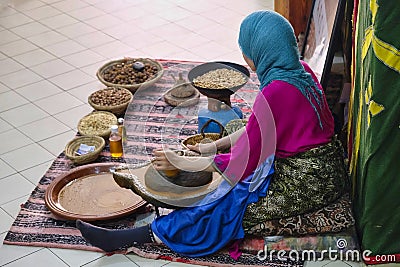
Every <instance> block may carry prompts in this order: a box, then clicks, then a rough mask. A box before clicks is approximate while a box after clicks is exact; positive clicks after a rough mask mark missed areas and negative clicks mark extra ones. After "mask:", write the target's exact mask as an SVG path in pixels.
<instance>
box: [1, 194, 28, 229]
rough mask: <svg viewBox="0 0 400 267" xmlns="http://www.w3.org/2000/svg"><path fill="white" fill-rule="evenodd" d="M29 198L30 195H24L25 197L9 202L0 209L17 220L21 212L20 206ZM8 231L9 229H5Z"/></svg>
mask: <svg viewBox="0 0 400 267" xmlns="http://www.w3.org/2000/svg"><path fill="white" fill-rule="evenodd" d="M29 196H30V194H26V195H25V196H22V197H19V198H17V199H14V200H12V201H9V202H7V203H5V204H3V205H1V206H0V207H1V208H2V209H3V210H4V211H5V212H7V214H9V215H10V216H11V217H12V218H13V219H14V220H15V218H17V216H18V214H19V212H20V211H21V205H23V204H24V203H25V202H26V201H27V200H28V198H29ZM8 230H9V229H7V231H8Z"/></svg>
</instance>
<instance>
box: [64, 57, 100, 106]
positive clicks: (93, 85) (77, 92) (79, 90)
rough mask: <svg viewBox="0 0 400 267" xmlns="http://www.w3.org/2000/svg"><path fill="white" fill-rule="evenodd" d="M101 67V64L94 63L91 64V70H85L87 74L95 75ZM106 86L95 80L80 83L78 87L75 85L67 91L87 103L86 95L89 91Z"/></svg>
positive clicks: (87, 95)
mask: <svg viewBox="0 0 400 267" xmlns="http://www.w3.org/2000/svg"><path fill="white" fill-rule="evenodd" d="M100 67H101V64H100V65H98V64H95V65H92V68H91V71H89V70H88V71H87V73H88V74H89V73H90V74H89V75H96V72H97V70H98V69H99V68H100ZM105 87H106V86H105V85H104V84H102V83H101V82H100V81H98V80H95V81H92V82H90V83H87V84H84V85H81V86H79V87H75V88H74V89H71V90H69V91H68V93H70V94H71V95H73V96H75V97H76V98H78V99H79V100H81V101H82V102H84V103H88V97H89V95H90V94H91V93H93V92H95V91H97V90H100V89H103V88H105Z"/></svg>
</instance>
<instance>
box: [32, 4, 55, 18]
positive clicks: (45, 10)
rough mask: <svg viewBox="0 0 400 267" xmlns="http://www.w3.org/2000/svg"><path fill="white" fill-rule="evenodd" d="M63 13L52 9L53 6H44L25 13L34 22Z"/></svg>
mask: <svg viewBox="0 0 400 267" xmlns="http://www.w3.org/2000/svg"><path fill="white" fill-rule="evenodd" d="M60 13H61V11H60V10H58V9H56V8H54V7H51V6H47V5H46V6H42V7H38V8H35V9H31V10H29V11H25V12H24V14H25V15H27V16H28V17H30V18H32V19H34V20H41V19H44V18H48V17H53V16H55V15H58V14H60Z"/></svg>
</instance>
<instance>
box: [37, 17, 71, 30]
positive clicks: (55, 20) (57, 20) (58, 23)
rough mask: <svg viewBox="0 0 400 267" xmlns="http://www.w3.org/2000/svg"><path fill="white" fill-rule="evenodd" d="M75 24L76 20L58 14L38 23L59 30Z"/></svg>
mask: <svg viewBox="0 0 400 267" xmlns="http://www.w3.org/2000/svg"><path fill="white" fill-rule="evenodd" d="M77 22H78V20H77V19H74V18H73V17H71V16H68V15H66V14H59V15H55V16H53V17H49V18H45V19H42V20H40V23H42V24H44V25H45V26H47V27H49V28H51V29H59V28H61V27H65V26H67V25H71V24H74V23H77Z"/></svg>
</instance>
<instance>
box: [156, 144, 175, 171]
mask: <svg viewBox="0 0 400 267" xmlns="http://www.w3.org/2000/svg"><path fill="white" fill-rule="evenodd" d="M153 154H154V160H153V166H154V169H156V170H158V171H165V170H177V169H178V168H177V167H176V164H177V163H176V162H179V156H178V155H177V154H176V153H175V152H174V151H172V150H171V149H162V148H160V149H155V150H153Z"/></svg>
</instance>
